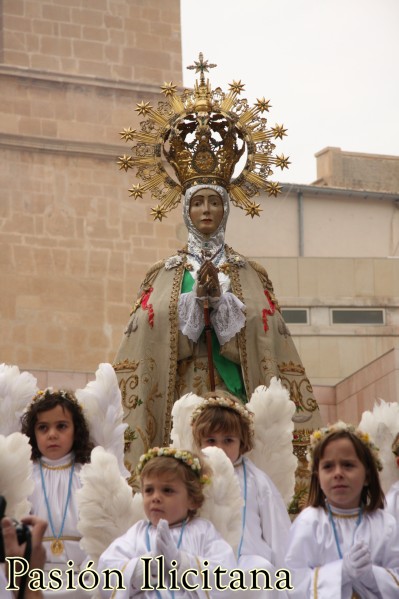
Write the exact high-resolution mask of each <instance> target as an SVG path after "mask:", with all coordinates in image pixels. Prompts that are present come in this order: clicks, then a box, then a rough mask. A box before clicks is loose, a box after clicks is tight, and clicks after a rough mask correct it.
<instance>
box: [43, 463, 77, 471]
mask: <svg viewBox="0 0 399 599" xmlns="http://www.w3.org/2000/svg"><path fill="white" fill-rule="evenodd" d="M72 464H73V462H69V463H68V464H63V465H62V466H49V465H48V464H45V463H44V462H42V466H43V468H46V469H47V470H68V468H71V467H72Z"/></svg>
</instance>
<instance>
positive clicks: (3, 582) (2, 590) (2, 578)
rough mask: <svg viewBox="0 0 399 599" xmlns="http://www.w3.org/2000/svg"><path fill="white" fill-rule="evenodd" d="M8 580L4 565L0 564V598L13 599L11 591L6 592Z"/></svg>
mask: <svg viewBox="0 0 399 599" xmlns="http://www.w3.org/2000/svg"><path fill="white" fill-rule="evenodd" d="M7 585H8V580H7V577H6V575H5V572H4V564H0V597H1V599H12V598H13V595H12V593H11V591H6V586H7Z"/></svg>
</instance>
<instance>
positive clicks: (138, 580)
mask: <svg viewBox="0 0 399 599" xmlns="http://www.w3.org/2000/svg"><path fill="white" fill-rule="evenodd" d="M156 555H157V554H156V553H154V551H151V552H150V553H146V554H145V555H142V556H141V557H152V558H153V559H152V560H151V562H149V565H147V564H148V562H146V565H145V563H144V562H143V560H142V559H141V557H140V558H139V559H138V560H137V564H136V567H135V568H134V571H133V574H132V578H131V581H130V582H131V586H132V588H133V589H135V590H136V591H139V590H141V589H142V587H143V584H145V583H148V582H149V583H150V584H151V585H152V586H154V585H155V584H156V583H157V581H158V562H157V561H156V560H155V559H154V558H155V556H156ZM144 569H145V570H146V576H144ZM148 572H149V574H150V575H149V576H148Z"/></svg>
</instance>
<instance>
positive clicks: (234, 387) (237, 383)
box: [181, 270, 247, 403]
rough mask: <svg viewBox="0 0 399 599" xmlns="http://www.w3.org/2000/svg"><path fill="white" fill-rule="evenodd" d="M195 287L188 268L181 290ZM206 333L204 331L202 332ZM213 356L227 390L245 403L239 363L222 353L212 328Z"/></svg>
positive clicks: (185, 291) (186, 291) (184, 290)
mask: <svg viewBox="0 0 399 599" xmlns="http://www.w3.org/2000/svg"><path fill="white" fill-rule="evenodd" d="M193 287H194V279H193V277H192V276H191V274H190V272H189V271H188V270H185V271H184V276H183V281H182V286H181V291H182V293H189V292H190V291H192V289H193ZM201 334H202V335H205V332H204V331H203V332H202V333H201ZM211 335H212V358H213V363H214V366H215V368H216V370H217V372H218V374H219V376H220V378H221V379H222V381H223V382H224V384H225V385H226V388H227V390H228V391H229V392H230V393H232V394H233V395H234V396H235V397H238V398H239V399H241V401H242V402H243V403H246V402H247V396H246V393H245V387H244V381H243V378H242V374H241V368H240V366H239V365H238V364H235V363H234V362H232V361H231V360H229V359H228V358H225V357H224V356H222V355H221V353H220V343H219V341H218V338H217V336H216V333H215V331H214V330H213V329H212V331H211Z"/></svg>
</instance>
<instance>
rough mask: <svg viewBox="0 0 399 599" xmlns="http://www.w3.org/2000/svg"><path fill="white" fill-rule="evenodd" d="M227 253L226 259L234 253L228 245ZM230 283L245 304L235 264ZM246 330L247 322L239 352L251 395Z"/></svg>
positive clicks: (239, 336) (246, 384)
mask: <svg viewBox="0 0 399 599" xmlns="http://www.w3.org/2000/svg"><path fill="white" fill-rule="evenodd" d="M225 251H226V257H229V256H230V254H232V253H233V252H234V251H233V249H232V248H231V247H230V246H228V245H226V246H225ZM230 282H231V290H232V292H233V293H234V295H235V296H236V297H238V299H239V300H241V301H242V303H243V304H244V303H245V302H244V297H243V294H242V287H241V281H240V276H239V269H238V266H236V265H235V264H232V265H231V268H230ZM246 330H247V324H246V321H245V325H244V326H243V328H242V329H241V331H239V332H238V347H239V351H240V358H241V372H242V376H243V379H244V387H245V391H246V393H247V394H249V390H250V385H249V375H248V357H247V344H246V342H245V340H246Z"/></svg>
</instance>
